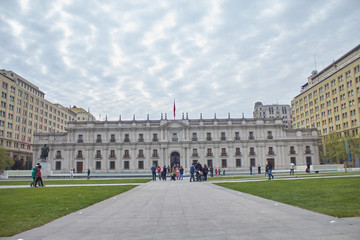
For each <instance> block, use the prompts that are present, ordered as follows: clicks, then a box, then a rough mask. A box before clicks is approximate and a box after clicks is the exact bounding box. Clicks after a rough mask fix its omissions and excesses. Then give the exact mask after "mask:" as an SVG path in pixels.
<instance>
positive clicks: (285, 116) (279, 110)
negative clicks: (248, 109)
mask: <svg viewBox="0 0 360 240" xmlns="http://www.w3.org/2000/svg"><path fill="white" fill-rule="evenodd" d="M253 117H254V118H281V119H282V120H283V123H284V126H285V128H291V127H292V125H291V107H290V105H289V104H272V105H263V104H262V102H256V103H255V105H254V112H253Z"/></svg>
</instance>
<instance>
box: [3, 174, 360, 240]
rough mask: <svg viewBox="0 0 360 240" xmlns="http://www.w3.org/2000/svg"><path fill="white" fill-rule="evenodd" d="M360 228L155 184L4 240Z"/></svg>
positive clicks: (216, 193) (317, 233)
mask: <svg viewBox="0 0 360 240" xmlns="http://www.w3.org/2000/svg"><path fill="white" fill-rule="evenodd" d="M359 226H360V218H348V219H337V218H334V217H330V216H326V215H323V214H318V213H314V212H311V211H307V210H303V209H300V208H296V207H292V206H289V205H285V204H281V203H278V202H274V201H270V200H266V199H262V198H259V197H255V196H252V195H248V194H245V193H240V192H235V191H232V190H229V189H225V188H222V187H219V186H217V185H214V184H211V183H208V182H207V183H205V182H201V183H197V182H195V183H189V182H188V181H187V180H184V181H176V182H170V181H167V182H160V181H156V182H149V183H147V184H142V185H140V186H138V187H136V188H134V189H132V190H130V191H128V192H126V193H123V194H120V195H117V196H115V197H112V198H110V199H107V200H105V201H103V202H100V203H97V204H95V205H93V206H90V207H88V208H85V209H83V210H80V211H77V212H74V213H71V214H69V215H67V216H65V217H62V218H59V219H57V220H54V221H53V222H50V223H48V224H46V225H44V226H42V227H38V228H35V229H32V230H29V231H27V232H24V233H21V234H18V235H16V236H14V237H11V238H1V239H24V240H35V239H36V240H38V239H51V240H56V239H59V240H60V239H61V240H63V239H109V240H111V239H327V240H328V239H358V236H359V234H360V230H359Z"/></svg>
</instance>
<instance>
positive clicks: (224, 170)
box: [223, 168, 226, 176]
mask: <svg viewBox="0 0 360 240" xmlns="http://www.w3.org/2000/svg"><path fill="white" fill-rule="evenodd" d="M225 172H226V169H225V168H224V169H223V176H225Z"/></svg>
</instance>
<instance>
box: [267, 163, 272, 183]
mask: <svg viewBox="0 0 360 240" xmlns="http://www.w3.org/2000/svg"><path fill="white" fill-rule="evenodd" d="M267 165H268V169H269V170H268V175H269V180H271V178H272V179H274V175H272V168H273V166H272V163H271V162H270V160H268V164H267Z"/></svg>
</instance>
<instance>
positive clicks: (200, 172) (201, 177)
mask: <svg viewBox="0 0 360 240" xmlns="http://www.w3.org/2000/svg"><path fill="white" fill-rule="evenodd" d="M211 171H212V167H211ZM208 173H209V168H208V167H207V166H206V164H204V166H202V165H201V163H200V162H197V163H196V164H193V165H191V167H190V182H195V181H196V182H201V181H206V180H207V175H208ZM195 176H196V179H195Z"/></svg>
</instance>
